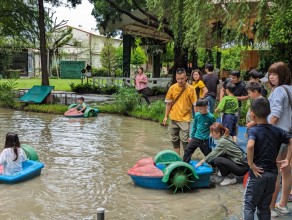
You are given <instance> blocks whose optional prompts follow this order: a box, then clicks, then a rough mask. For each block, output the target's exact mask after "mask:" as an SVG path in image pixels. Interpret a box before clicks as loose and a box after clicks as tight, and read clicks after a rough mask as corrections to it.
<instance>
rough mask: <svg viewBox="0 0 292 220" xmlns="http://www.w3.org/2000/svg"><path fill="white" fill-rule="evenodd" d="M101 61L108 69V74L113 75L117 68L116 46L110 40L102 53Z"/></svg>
mask: <svg viewBox="0 0 292 220" xmlns="http://www.w3.org/2000/svg"><path fill="white" fill-rule="evenodd" d="M100 61H101V64H102V66H103V67H105V68H106V69H107V70H108V76H111V75H112V73H114V72H115V69H116V48H115V47H114V46H113V45H112V44H111V42H110V41H109V40H108V41H107V42H106V43H105V44H104V47H103V48H102V50H101V53H100Z"/></svg>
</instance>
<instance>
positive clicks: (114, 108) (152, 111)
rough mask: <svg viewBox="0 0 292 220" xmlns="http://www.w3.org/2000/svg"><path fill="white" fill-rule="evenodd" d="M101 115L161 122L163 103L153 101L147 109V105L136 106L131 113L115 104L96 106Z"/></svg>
mask: <svg viewBox="0 0 292 220" xmlns="http://www.w3.org/2000/svg"><path fill="white" fill-rule="evenodd" d="M96 108H98V110H99V111H100V112H101V113H110V114H125V115H128V116H132V117H135V118H141V119H147V120H151V121H157V122H162V121H163V118H164V112H165V103H164V102H163V101H155V102H152V103H151V107H150V108H149V107H148V106H147V105H137V106H136V107H135V108H134V109H133V110H132V111H125V110H124V107H123V106H121V105H118V104H117V103H116V102H114V103H110V104H101V105H98V106H96Z"/></svg>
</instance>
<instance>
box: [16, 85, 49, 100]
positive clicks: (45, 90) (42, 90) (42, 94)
mask: <svg viewBox="0 0 292 220" xmlns="http://www.w3.org/2000/svg"><path fill="white" fill-rule="evenodd" d="M53 89H54V86H33V87H32V88H31V89H30V90H28V92H27V93H25V94H24V95H23V96H22V97H21V98H20V99H19V100H20V101H23V102H33V103H42V102H43V101H44V99H45V98H46V97H47V96H48V95H49V94H50V93H51V91H52V90H53Z"/></svg>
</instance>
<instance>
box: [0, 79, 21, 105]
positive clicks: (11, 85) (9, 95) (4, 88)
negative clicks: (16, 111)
mask: <svg viewBox="0 0 292 220" xmlns="http://www.w3.org/2000/svg"><path fill="white" fill-rule="evenodd" d="M16 86H17V83H16V80H11V79H10V80H8V81H6V82H2V83H1V84H0V102H2V103H3V104H4V105H5V106H7V107H12V106H13V104H14V97H15V94H14V92H13V89H15V88H16Z"/></svg>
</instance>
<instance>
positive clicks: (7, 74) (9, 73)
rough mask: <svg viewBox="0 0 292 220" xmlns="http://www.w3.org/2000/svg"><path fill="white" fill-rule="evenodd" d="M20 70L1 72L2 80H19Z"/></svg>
mask: <svg viewBox="0 0 292 220" xmlns="http://www.w3.org/2000/svg"><path fill="white" fill-rule="evenodd" d="M20 73H21V70H5V71H4V72H3V74H2V75H3V78H7V79H19V78H20Z"/></svg>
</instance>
